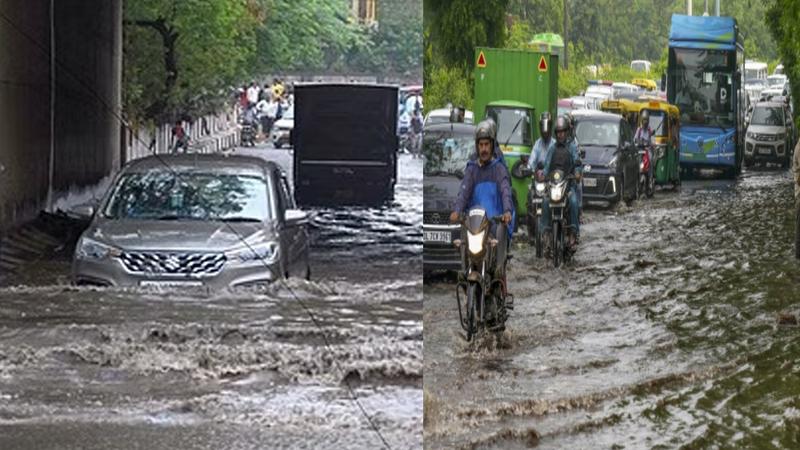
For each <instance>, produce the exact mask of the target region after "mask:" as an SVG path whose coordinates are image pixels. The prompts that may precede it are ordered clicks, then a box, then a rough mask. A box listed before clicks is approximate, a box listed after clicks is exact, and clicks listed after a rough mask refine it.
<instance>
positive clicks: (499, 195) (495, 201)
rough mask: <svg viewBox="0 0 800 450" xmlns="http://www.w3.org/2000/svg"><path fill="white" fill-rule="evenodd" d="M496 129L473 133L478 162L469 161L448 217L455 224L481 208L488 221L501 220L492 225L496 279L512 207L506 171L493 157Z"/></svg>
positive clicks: (486, 126)
mask: <svg viewBox="0 0 800 450" xmlns="http://www.w3.org/2000/svg"><path fill="white" fill-rule="evenodd" d="M495 130H496V128H495V127H494V125H493V124H492V123H490V122H489V121H488V120H484V121H482V122H481V123H479V124H478V126H477V128H476V130H475V147H476V149H477V153H478V159H477V161H468V162H467V167H466V169H465V170H464V178H463V179H462V180H461V189H459V191H458V197H457V198H456V201H455V204H454V206H453V212H452V213H451V214H450V221H451V222H458V220H459V219H460V217H461V215H462V214H464V213H465V212H467V211H468V210H469V209H470V208H472V207H475V206H480V207H481V208H483V209H484V210H485V211H486V215H487V216H488V217H494V216H499V215H502V216H503V222H502V223H501V224H495V223H492V230H491V232H492V235H494V236H495V238H496V239H497V241H498V242H497V251H496V253H495V258H496V259H495V264H494V270H495V274H496V277H497V278H498V279H503V277H504V276H505V262H506V254H507V253H506V252H507V248H508V240H509V239H510V238H511V234H512V232H513V215H512V211H513V204H512V198H511V181H510V179H509V175H508V169H507V168H506V166H505V165H504V164H503V163H501V162H500V160H499V159H498V158H497V157H496V155H495V151H494V150H495V148H494V147H495V141H496V140H497V138H496V134H495Z"/></svg>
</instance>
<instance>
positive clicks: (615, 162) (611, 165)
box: [608, 156, 617, 170]
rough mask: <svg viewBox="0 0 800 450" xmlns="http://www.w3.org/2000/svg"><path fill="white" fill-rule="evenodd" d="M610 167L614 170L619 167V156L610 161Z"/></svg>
mask: <svg viewBox="0 0 800 450" xmlns="http://www.w3.org/2000/svg"><path fill="white" fill-rule="evenodd" d="M608 168H609V169H611V170H614V169H616V168H617V157H616V156H615V157H613V158H611V161H609V162H608Z"/></svg>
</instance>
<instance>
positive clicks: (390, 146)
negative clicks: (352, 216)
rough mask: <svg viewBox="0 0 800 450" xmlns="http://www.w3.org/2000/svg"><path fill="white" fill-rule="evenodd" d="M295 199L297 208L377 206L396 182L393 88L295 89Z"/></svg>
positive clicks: (391, 194)
mask: <svg viewBox="0 0 800 450" xmlns="http://www.w3.org/2000/svg"><path fill="white" fill-rule="evenodd" d="M294 93H295V119H294V129H293V131H292V139H293V141H294V186H295V199H296V200H297V203H298V204H300V205H302V206H349V205H369V206H372V205H380V204H384V203H387V202H391V201H393V200H394V186H395V182H396V181H397V147H398V145H397V144H398V141H397V132H396V130H397V87H396V86H384V85H375V84H319V83H314V84H299V85H296V86H295V91H294Z"/></svg>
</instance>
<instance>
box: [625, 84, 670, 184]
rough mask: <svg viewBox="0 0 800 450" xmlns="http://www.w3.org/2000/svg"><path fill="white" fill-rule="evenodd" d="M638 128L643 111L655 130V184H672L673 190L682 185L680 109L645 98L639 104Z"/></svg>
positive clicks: (663, 102)
mask: <svg viewBox="0 0 800 450" xmlns="http://www.w3.org/2000/svg"><path fill="white" fill-rule="evenodd" d="M637 106H638V108H639V111H638V112H637V114H636V115H637V119H636V127H634V130H635V129H637V128H638V126H639V119H638V116H639V114H640V113H641V111H643V110H645V109H646V110H647V111H648V113H649V114H650V128H652V129H653V132H654V134H653V145H654V147H655V152H654V159H655V166H653V169H654V174H655V184H657V185H659V186H665V185H667V184H670V185H671V186H672V188H673V189H675V188H677V187H678V186H679V185H680V184H681V176H680V154H679V151H680V111H679V110H678V107H677V106H675V105H672V104H670V103H667V102H666V101H663V100H658V99H654V98H652V97H651V98H646V99H645V98H643V99H642V100H641V101H640V102H639V103H637Z"/></svg>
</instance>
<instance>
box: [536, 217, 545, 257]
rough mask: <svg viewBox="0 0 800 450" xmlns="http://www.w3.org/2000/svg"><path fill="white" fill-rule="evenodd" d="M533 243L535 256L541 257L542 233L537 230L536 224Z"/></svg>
mask: <svg viewBox="0 0 800 450" xmlns="http://www.w3.org/2000/svg"><path fill="white" fill-rule="evenodd" d="M537 223H538V218H537ZM535 245H536V257H537V258H541V257H542V247H543V246H544V245H543V243H542V233H541V231H540V230H539V226H538V225H537V226H536V236H535Z"/></svg>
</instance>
